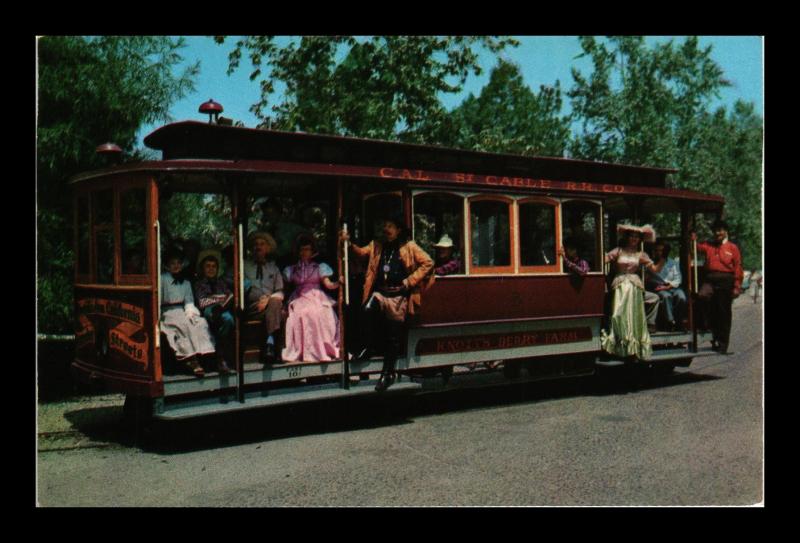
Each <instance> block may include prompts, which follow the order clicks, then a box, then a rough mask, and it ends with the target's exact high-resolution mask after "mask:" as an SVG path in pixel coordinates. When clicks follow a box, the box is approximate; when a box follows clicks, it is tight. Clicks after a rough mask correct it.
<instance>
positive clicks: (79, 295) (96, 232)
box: [70, 121, 724, 419]
mask: <svg viewBox="0 0 800 543" xmlns="http://www.w3.org/2000/svg"><path fill="white" fill-rule="evenodd" d="M144 142H145V144H146V145H147V146H148V147H150V148H151V149H154V150H157V151H160V152H161V153H162V158H161V160H152V161H143V162H129V163H120V164H116V165H113V166H110V167H108V168H105V169H103V170H99V171H93V172H88V173H84V174H81V175H78V176H76V177H74V178H73V179H71V181H70V183H71V185H72V187H73V188H74V206H75V239H74V244H75V254H76V262H75V281H74V291H75V315H76V322H75V324H76V352H75V359H74V362H73V364H72V369H73V372H74V374H75V375H76V376H77V377H78V378H79V379H81V380H83V381H87V382H94V383H102V384H103V385H104V386H105V387H106V389H108V390H111V391H119V392H122V393H124V394H126V395H127V399H128V400H127V404H126V405H133V406H136V408H137V409H139V410H143V412H145V413H146V414H148V415H153V416H154V417H156V418H162V419H174V418H183V417H190V416H197V415H203V414H208V413H216V412H223V411H231V410H239V409H246V408H255V407H263V406H268V405H275V404H280V403H292V402H299V401H306V400H315V399H319V398H333V397H339V396H346V395H352V394H370V393H374V392H373V388H372V386H371V381H372V379H373V378H374V377H375V376H376V375H377V374H378V373H379V372H380V370H381V365H382V360H381V359H380V358H377V357H376V358H372V359H366V360H360V359H359V360H357V359H354V358H353V357H352V355H351V353H352V352H353V351H354V347H353V345H356V344H357V343H358V341H359V338H358V337H357V329H358V327H357V326H356V323H357V320H358V318H359V317H358V315H359V311H358V310H359V306H360V303H361V298H362V296H361V288H362V285H363V280H364V267H363V266H360V265H359V263H358V262H356V261H355V260H354V259H353V258H352V255H351V256H350V258H349V259H348V256H347V255H348V251H347V250H346V249H345V246H344V244H343V243H340V241H339V239H340V238H339V235H338V233H339V231H340V230H341V229H342V228H348V229H349V230H348V231H349V232H350V235H351V238H352V240H353V241H355V242H357V243H358V244H359V245H365V244H367V243H368V242H369V241H370V240H371V239H373V238H375V237H376V236H379V235H380V220H381V218H385V217H386V216H387V215H388V214H391V213H399V214H401V216H403V217H404V218H405V222H406V224H407V225H408V226H409V228H410V229H411V237H412V238H413V239H414V240H415V241H416V243H417V244H418V245H419V246H420V247H422V248H423V249H424V250H425V251H426V252H428V254H430V255H433V254H434V253H435V247H434V245H436V244H437V242H438V241H440V240H441V239H447V240H449V243H450V244H452V253H453V255H454V256H455V257H456V258H457V259H458V260H459V262H460V265H459V266H458V268H457V269H456V270H454V271H455V273H449V274H447V275H441V276H437V277H436V278H435V281H434V282H433V284H432V286H430V288H428V289H427V290H426V291H425V292H423V294H422V304H421V306H420V309H419V311H418V312H417V313H415V315H414V316H413V318H411V319H409V321H408V322H407V323H406V324H407V326H406V331H405V337H404V341H403V345H402V350H403V352H402V353H401V356H400V358H399V360H398V362H397V369H398V371H399V374H400V375H401V380H400V382H399V383H398V384H396V385H395V386H394V387H393V388H392V389H390V392H392V391H398V392H399V391H406V392H407V391H413V390H418V389H419V388H420V387H421V386H422V384H421V383H422V381H424V379H426V378H430V377H435V376H438V377H441V378H442V379H441V382H442V386H443V387H445V386H448V385H447V383H448V382H450V381H449V379H450V378H451V377H452V378H456V377H458V376H460V375H462V374H464V373H475V372H487V373H489V372H494V373H493V375H495V376H502V378H517V379H520V378H530V379H534V378H546V377H560V376H565V375H588V374H592V373H594V372H595V371H597V370H598V368H602V367H603V366H608V365H615V364H621V363H622V361H620V360H615V359H613V357H610V356H608V355H606V354H605V353H603V351H602V350H601V348H600V332H601V329H602V328H604V327H605V326H607V322H606V319H607V310H608V298H609V294H608V286H607V281H606V273H605V272H606V270H605V269H604V264H603V255H604V254H605V253H606V252H607V251H608V250H609V249H610V248H611V247H612V246H613V245H614V243H615V242H616V229H615V226H616V225H617V224H618V223H620V222H621V221H625V220H629V221H633V222H635V223H637V224H641V223H642V222H645V221H651V220H653V219H660V220H661V223H663V224H668V225H671V226H669V227H668V231H667V232H666V234H667V235H668V236H671V237H669V239H671V240H672V241H673V243H675V244H677V245H678V256H679V260H680V266H681V270H682V272H683V274H682V275H683V288H684V291H685V292H688V293H695V292H696V291H697V284H698V277H697V275H698V271H697V269H695V268H693V267H690V261H691V258H690V254H691V251H692V246H691V243H690V241H689V239H690V238H689V232H690V231H691V230H692V229H694V228H695V223H696V221H697V218H698V215H699V214H703V215H709V214H710V215H712V216H720V214H721V213H722V209H723V206H724V200H723V198H722V197H720V196H716V195H707V194H701V193H698V192H694V191H689V190H678V189H673V188H669V187H668V186H667V176H668V175H669V174H671V173H674V172H675V170H669V169H662V168H650V167H638V166H628V165H620V164H610V163H600V162H591V161H584V160H573V159H567V158H553V157H530V156H517V155H509V154H492V153H483V152H474V151H465V150H459V149H451V148H444V147H438V146H430V145H412V144H404V143H397V142H388V141H376V140H370V139H360V138H351V137H339V136H331V135H323V134H309V133H293V132H282V131H276V130H263V129H252V128H243V127H236V126H230V125H226V124H220V122H212V121H210V122H208V123H203V122H194V121H184V122H176V123H172V124H168V125H166V126H163V127H161V128H158V129H157V130H155V131H154V132H152V133H151V134H149V135H148V136H147V137H146V138H145V140H144ZM104 150H106V151H107V150H108V149H107V148H105V149H104ZM276 213H277V214H279V215H280V216H281V218H282V220H283V222H284V225H283V226H285V225H286V224H288V225H291V226H292V228H288V229H284V231H283V232H281V231H280V228H281V227H280V226H278V227H277V228H278V230H275V228H276V225H275V224H273V223H274V216H273V215H275V214H276ZM258 230H266V231H269V230H272V231H273V232H275V231H277V234H275V237H276V239H277V245H278V247H277V250H276V254H275V257H276V259H277V263H278V265H279V266H280V267H281V268H282V267H283V266H286V265H288V264H291V263H293V262H294V261H295V260H296V255H293V254H292V253H291V243H290V242H291V241H292V240H291V239H290V237H289V236H290V234H296V233H297V231H306V232H309V233H311V234H313V236H314V237H315V238H316V240H317V242H318V253H319V256H318V258H319V259H320V260H322V261H324V262H326V263H327V264H329V265H330V267H331V268H332V269H333V270H335V272H334V273H336V274H337V275H338V276H341V277H342V278H343V279H344V281H343V284H342V285H340V287H339V289H338V291H336V292H335V293H334V301H335V303H334V304H333V305H334V307H335V312H336V314H337V317H338V323H339V326H340V332H341V333H340V334H339V341H340V342H341V345H340V349H339V352H340V353H341V356H339V357H338V358H337V359H334V360H328V361H309V362H303V361H284V360H281V359H278V360H276V361H274V363H267V364H264V363H263V357H262V356H261V349H262V344H263V341H264V326H263V323H262V322H259V321H257V320H251V319H250V318H249V317H248V316H247V314H246V312H245V304H246V297H247V284H246V283H247V281H246V280H245V278H244V277H243V274H242V270H243V266H244V264H245V262H246V261H248V259H249V258H251V256H250V254H249V249H250V248H249V247H248V243H247V240H248V236H249V235H250V234H252V233H253V232H255V231H258ZM278 238H280V239H278ZM285 238H288V241H287V239H285ZM567 238H570V239H573V240H577V244H578V246H579V252H580V255H581V257H582V258H583V259H585V260H586V261H587V262H588V264H589V272H588V273H587V274H586V275H585V276H584V277H583V278H582V279H581V281H580V282H579V283H576V281H574V278H573V277H571V276H570V274H569V273H568V271H567V270H566V269H565V267H564V263H563V260H562V259H561V258H559V255H558V249H559V247H561V246H562V245H563V243H564V240H565V239H567ZM175 246H178V247H180V248H181V249H182V250H183V254H184V257H185V261H184V262H183V263H182V264H183V265H184V269H185V271H186V272H187V273H188V275H187V280H188V281H191V280H192V275H193V274H196V273H197V270H196V265H197V264H198V263H197V262H196V261H194V260H193V259H195V258H196V256H197V254H198V253H199V251H201V250H205V249H210V248H211V249H216V250H219V251H220V253H221V254H223V255H225V258H223V260H224V262H221V263H220V264H221V265H222V267H223V270H224V272H225V273H226V274H227V277H228V279H229V281H230V284H231V291H232V293H233V305H234V307H235V310H234V311H233V314H234V317H235V319H234V321H235V322H234V329H233V332H232V336H231V337H232V340H231V344H232V352H231V353H230V355H229V362H230V364H231V366H232V369H233V370H234V371H232V372H230V373H218V372H215V371H214V370H213V368H212V369H211V370H210V371H207V372H205V374H204V375H203V376H202V377H197V376H195V375H192V374H187V373H186V372H184V371H182V369H181V368H180V367H179V364H176V359H175V353H174V352H172V349H171V348H170V345H169V341H167V339H168V338H167V337H166V336H165V334H164V327H163V322H162V320H161V319H162V311H161V307H160V299H161V296H160V293H161V290H162V288H163V285H162V284H161V283H162V271H163V266H164V264H165V262H164V259H165V254H166V253H167V251H168V250H169V249H170V247H175ZM686 319H687V323H686V324H687V329H686V330H683V331H678V332H675V331H661V332H657V333H654V334H652V344H653V349H654V352H653V356H652V358H651V359H650V360H648V361H647V364H650V365H651V366H653V367H660V368H666V369H672V368H674V366H675V365H676V364H677V365H684V366H688V365H689V364H690V363H691V360H692V359H693V358H695V357H698V356H706V355H712V354H714V353H713V352H712V351H710V349H706V348H702V345H703V343H704V342H705V341H707V340H708V339H709V336H708V335H707V334H706V333H704V332H703V330H702V323H701V322H699V321H700V319H699V318H698V312H697V308H696V304H695V301H694V296H693V295H690V296H689V304H688V313H687V314H686ZM523 371H524V373H523ZM438 377H437V379H438ZM372 384H374V383H372Z"/></svg>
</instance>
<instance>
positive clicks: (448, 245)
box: [434, 234, 461, 275]
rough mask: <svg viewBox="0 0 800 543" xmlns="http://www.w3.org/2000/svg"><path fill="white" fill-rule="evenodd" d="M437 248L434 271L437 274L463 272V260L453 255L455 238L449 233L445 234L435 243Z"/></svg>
mask: <svg viewBox="0 0 800 543" xmlns="http://www.w3.org/2000/svg"><path fill="white" fill-rule="evenodd" d="M434 248H435V249H436V262H435V264H434V265H435V268H434V273H435V274H436V275H452V274H454V273H461V261H460V260H459V259H458V258H456V257H454V256H453V240H452V239H450V236H448V235H447V234H445V235H443V236H442V238H441V239H440V240H439V242H438V243H437V244H436V245H434Z"/></svg>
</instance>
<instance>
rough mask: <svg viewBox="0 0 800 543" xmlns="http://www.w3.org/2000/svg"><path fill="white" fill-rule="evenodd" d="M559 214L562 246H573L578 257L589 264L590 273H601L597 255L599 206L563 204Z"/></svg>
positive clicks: (583, 203)
mask: <svg viewBox="0 0 800 543" xmlns="http://www.w3.org/2000/svg"><path fill="white" fill-rule="evenodd" d="M561 212H562V214H563V220H562V222H563V227H562V228H563V233H564V239H563V244H564V245H567V244H573V245H575V249H577V251H578V256H579V257H580V258H582V259H584V260H586V262H588V263H589V268H590V269H591V270H592V271H601V265H602V262H601V259H600V258H599V255H598V254H597V251H598V243H597V242H598V236H599V231H598V225H599V223H600V206H598V205H596V204H593V203H591V202H576V201H571V202H564V203H563V204H562V205H561Z"/></svg>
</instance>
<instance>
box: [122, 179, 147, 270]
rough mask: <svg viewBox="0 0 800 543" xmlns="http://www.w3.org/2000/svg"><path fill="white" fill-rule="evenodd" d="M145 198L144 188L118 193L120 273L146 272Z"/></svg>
mask: <svg viewBox="0 0 800 543" xmlns="http://www.w3.org/2000/svg"><path fill="white" fill-rule="evenodd" d="M146 202H147V199H146V197H145V191H144V189H134V190H128V191H125V192H123V193H121V194H120V200H119V203H120V220H121V224H120V235H121V243H122V273H124V274H145V273H147V257H146V255H147V251H146V244H145V241H146V236H147V225H146V219H147V210H146V209H145V205H146Z"/></svg>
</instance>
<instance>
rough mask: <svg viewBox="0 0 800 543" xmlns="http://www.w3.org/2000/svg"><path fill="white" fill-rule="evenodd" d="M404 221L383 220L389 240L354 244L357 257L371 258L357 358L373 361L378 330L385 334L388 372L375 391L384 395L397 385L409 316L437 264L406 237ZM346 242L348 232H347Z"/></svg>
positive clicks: (384, 231) (384, 366)
mask: <svg viewBox="0 0 800 543" xmlns="http://www.w3.org/2000/svg"><path fill="white" fill-rule="evenodd" d="M407 232H408V230H407V228H406V226H405V222H404V221H403V220H402V219H401V218H399V217H396V218H390V219H386V220H385V221H384V222H383V236H384V240H383V241H379V240H373V241H371V242H370V244H369V245H367V246H366V247H359V246H358V245H356V244H355V243H351V244H350V247H351V248H352V250H353V253H355V255H356V256H357V257H359V258H361V259H362V260H363V259H368V262H369V263H368V265H367V272H366V277H365V279H364V292H363V296H362V300H361V302H362V314H361V319H360V321H361V326H362V330H361V331H362V336H361V337H362V340H363V342H364V344H365V348H364V349H363V350H362V351H361V352H360V353H359V355H358V357H357V359H358V360H364V359H367V358H369V357H370V355H371V354H372V351H373V350H375V347H376V340H375V332H382V335H383V336H384V337H383V343H384V345H383V347H384V348H383V369H382V371H381V377H380V380H379V381H378V384H377V386H376V387H375V390H376V391H378V392H382V391H384V390H386V389H387V388H389V387H390V386H391V385H392V384H393V383H394V381H395V378H396V375H395V371H394V370H395V364H396V363H397V357H398V355H399V353H400V339H401V334H402V331H403V326H404V324H405V321H406V317H407V316H408V315H413V314H415V312H416V311H417V308H418V306H419V305H420V302H421V293H422V291H423V289H424V288H427V287H429V286H430V285H432V284H433V281H434V279H435V275H434V274H433V273H432V272H433V260H431V257H430V256H428V254H427V253H426V252H425V251H423V250H422V249H421V248H420V247H419V246H418V245H417V244H416V243H414V242H413V241H411V240H408V239H407ZM339 235H340V239H341V240H348V239H349V238H350V236H349V234H347V233H346V232H344V231H342V232H341V233H340V234H339Z"/></svg>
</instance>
